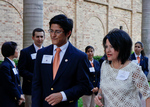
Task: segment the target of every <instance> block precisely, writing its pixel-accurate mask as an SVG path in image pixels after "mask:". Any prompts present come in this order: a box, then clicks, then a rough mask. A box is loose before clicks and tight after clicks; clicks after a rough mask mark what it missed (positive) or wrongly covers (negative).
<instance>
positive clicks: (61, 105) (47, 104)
mask: <svg viewBox="0 0 150 107" xmlns="http://www.w3.org/2000/svg"><path fill="white" fill-rule="evenodd" d="M72 29H73V20H72V19H70V18H67V17H66V16H65V15H63V14H59V15H56V16H54V17H53V18H52V19H51V20H50V22H49V30H48V31H49V33H50V37H51V40H52V44H51V45H49V46H47V47H45V48H43V49H40V50H39V51H38V53H37V58H36V61H35V69H34V76H33V82H32V107H77V106H78V99H79V98H80V97H81V96H82V95H84V94H85V93H87V92H88V91H89V88H90V89H92V88H91V87H90V82H89V78H88V75H87V73H86V72H89V68H88V65H87V63H88V59H87V55H86V54H85V53H84V52H82V51H80V50H78V49H77V48H75V47H74V46H73V45H72V44H71V43H70V42H69V38H70V36H71V33H72Z"/></svg>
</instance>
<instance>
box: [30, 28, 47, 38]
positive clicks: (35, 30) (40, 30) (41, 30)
mask: <svg viewBox="0 0 150 107" xmlns="http://www.w3.org/2000/svg"><path fill="white" fill-rule="evenodd" d="M35 32H43V33H44V36H45V32H44V30H43V29H41V28H35V29H34V30H33V32H32V36H33V37H34V36H35Z"/></svg>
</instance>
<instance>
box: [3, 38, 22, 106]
mask: <svg viewBox="0 0 150 107" xmlns="http://www.w3.org/2000/svg"><path fill="white" fill-rule="evenodd" d="M1 53H2V55H3V56H4V61H3V62H2V63H1V65H0V107H19V105H21V104H22V102H24V101H25V98H24V95H23V92H22V89H21V86H20V79H19V72H18V70H17V68H16V65H15V62H14V61H13V59H14V58H17V57H18V49H17V43H15V42H12V41H10V42H5V43H4V44H3V45H2V47H1Z"/></svg>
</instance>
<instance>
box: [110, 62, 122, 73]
mask: <svg viewBox="0 0 150 107" xmlns="http://www.w3.org/2000/svg"><path fill="white" fill-rule="evenodd" d="M111 66H112V68H113V70H114V69H116V68H114V66H113V62H111ZM122 66H123V64H121V65H120V67H119V68H118V69H116V70H117V71H119V70H120V69H121V68H122Z"/></svg>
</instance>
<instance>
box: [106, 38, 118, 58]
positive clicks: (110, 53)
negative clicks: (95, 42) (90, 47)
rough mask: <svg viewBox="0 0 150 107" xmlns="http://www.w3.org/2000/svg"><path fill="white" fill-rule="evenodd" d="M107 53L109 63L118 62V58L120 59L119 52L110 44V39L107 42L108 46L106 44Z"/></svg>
mask: <svg viewBox="0 0 150 107" xmlns="http://www.w3.org/2000/svg"><path fill="white" fill-rule="evenodd" d="M105 52H106V55H107V59H108V60H109V61H118V59H117V58H118V55H119V52H118V51H116V50H115V49H114V48H113V46H112V45H111V44H110V42H109V40H108V39H107V40H106V44H105Z"/></svg>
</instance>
